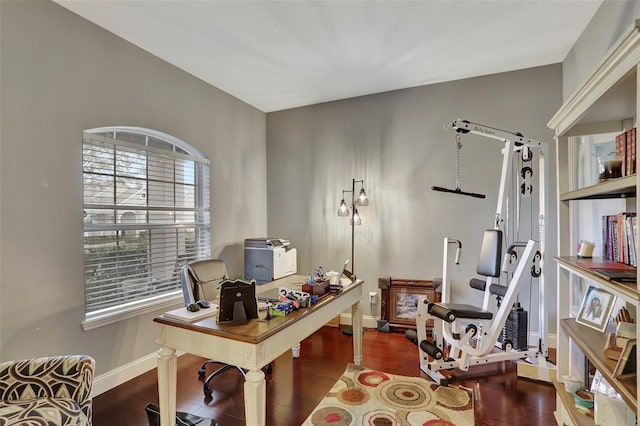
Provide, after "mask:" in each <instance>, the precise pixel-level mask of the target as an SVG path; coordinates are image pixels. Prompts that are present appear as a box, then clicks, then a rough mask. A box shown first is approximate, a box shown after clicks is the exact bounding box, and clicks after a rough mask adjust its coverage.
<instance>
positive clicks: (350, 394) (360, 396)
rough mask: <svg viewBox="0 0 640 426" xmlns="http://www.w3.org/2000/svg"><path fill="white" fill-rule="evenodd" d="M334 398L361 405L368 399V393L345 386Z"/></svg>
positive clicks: (342, 401)
mask: <svg viewBox="0 0 640 426" xmlns="http://www.w3.org/2000/svg"><path fill="white" fill-rule="evenodd" d="M336 398H337V399H338V401H340V402H341V403H343V404H346V405H362V404H364V403H366V402H367V401H369V398H370V396H369V393H368V392H367V391H366V390H364V389H360V388H346V389H343V390H341V391H339V392H338V393H337V394H336Z"/></svg>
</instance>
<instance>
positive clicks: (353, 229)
mask: <svg viewBox="0 0 640 426" xmlns="http://www.w3.org/2000/svg"><path fill="white" fill-rule="evenodd" d="M355 193H356V179H355V178H352V179H351V274H352V275H353V280H354V281H355V279H356V260H355V258H354V253H355V250H354V247H355V236H356V221H355V216H356V196H355Z"/></svg>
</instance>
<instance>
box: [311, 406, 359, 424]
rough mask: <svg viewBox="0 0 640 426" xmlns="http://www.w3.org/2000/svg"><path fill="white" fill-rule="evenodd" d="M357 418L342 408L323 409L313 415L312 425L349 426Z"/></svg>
mask: <svg viewBox="0 0 640 426" xmlns="http://www.w3.org/2000/svg"><path fill="white" fill-rule="evenodd" d="M355 418H356V416H354V415H353V414H351V413H350V412H349V410H347V409H344V408H342V407H335V406H333V407H332V406H329V407H322V408H320V409H319V410H317V411H315V412H314V413H313V414H312V415H311V424H313V425H314V426H324V425H331V426H349V425H352V424H353V422H354V420H355Z"/></svg>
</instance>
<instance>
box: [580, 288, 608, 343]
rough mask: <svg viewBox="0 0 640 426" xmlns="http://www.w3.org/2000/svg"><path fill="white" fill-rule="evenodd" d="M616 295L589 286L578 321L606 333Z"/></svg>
mask: <svg viewBox="0 0 640 426" xmlns="http://www.w3.org/2000/svg"><path fill="white" fill-rule="evenodd" d="M615 301H616V296H615V295H613V294H611V293H609V292H608V291H606V290H603V289H601V288H598V287H595V286H589V288H588V289H587V292H586V293H585V294H584V298H583V299H582V304H581V305H580V311H578V317H577V318H576V322H578V323H579V324H582V325H586V326H588V327H591V328H595V329H596V330H598V331H600V332H601V333H604V330H605V329H606V328H607V323H608V322H609V317H610V316H611V311H612V310H613V305H614V303H615Z"/></svg>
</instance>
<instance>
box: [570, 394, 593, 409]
mask: <svg viewBox="0 0 640 426" xmlns="http://www.w3.org/2000/svg"><path fill="white" fill-rule="evenodd" d="M573 400H574V401H575V402H576V405H577V406H579V407H584V408H592V407H593V394H592V393H591V392H589V391H588V390H586V389H580V390H579V391H578V392H576V393H574V394H573Z"/></svg>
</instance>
